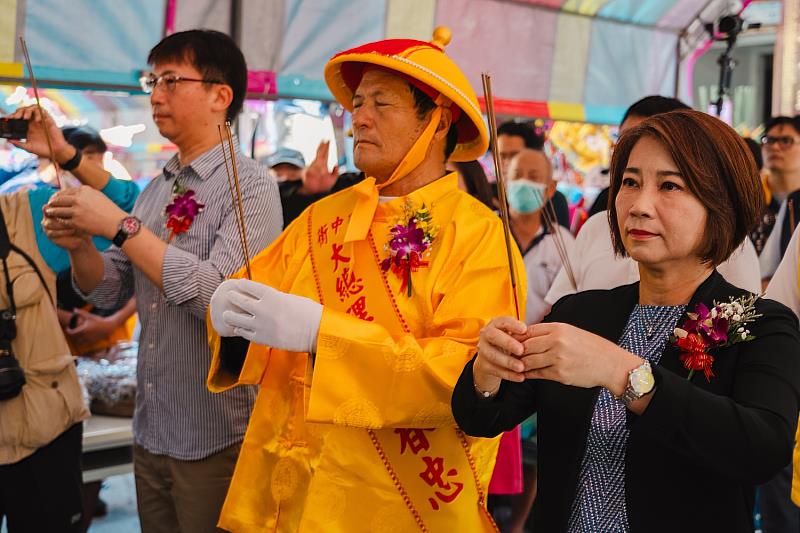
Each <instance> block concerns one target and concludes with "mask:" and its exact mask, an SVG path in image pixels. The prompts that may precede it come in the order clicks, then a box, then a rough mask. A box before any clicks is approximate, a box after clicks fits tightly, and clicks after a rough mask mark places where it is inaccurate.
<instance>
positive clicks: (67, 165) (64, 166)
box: [61, 147, 83, 172]
mask: <svg viewBox="0 0 800 533" xmlns="http://www.w3.org/2000/svg"><path fill="white" fill-rule="evenodd" d="M82 158H83V153H81V149H80V148H78V147H75V155H74V156H72V159H70V160H69V161H66V162H64V163H61V170H66V171H67V172H69V171H72V170H75V169H76V168H78V165H80V164H81V159H82Z"/></svg>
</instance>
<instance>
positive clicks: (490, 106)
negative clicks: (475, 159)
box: [481, 72, 522, 320]
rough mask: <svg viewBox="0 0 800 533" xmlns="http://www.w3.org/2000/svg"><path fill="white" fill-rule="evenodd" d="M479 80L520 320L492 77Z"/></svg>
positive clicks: (485, 74)
mask: <svg viewBox="0 0 800 533" xmlns="http://www.w3.org/2000/svg"><path fill="white" fill-rule="evenodd" d="M481 80H482V81H483V98H484V100H485V101H486V116H487V118H488V119H489V143H490V146H491V149H492V154H493V155H494V157H493V158H492V159H493V160H494V173H495V176H496V177H497V196H498V200H499V201H500V217H501V219H502V221H503V233H504V237H505V241H506V255H507V256H508V271H509V273H510V275H511V293H512V294H513V296H514V309H515V311H516V313H517V320H522V316H521V314H520V311H519V300H518V298H517V275H516V272H515V270H514V258H513V256H512V254H511V223H510V222H509V218H508V196H507V194H506V185H505V181H504V179H503V171H502V168H500V157H499V156H498V153H497V122H496V120H495V114H494V100H493V99H492V77H491V76H490V75H489V74H487V73H485V72H484V73H482V74H481Z"/></svg>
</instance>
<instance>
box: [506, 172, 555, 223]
mask: <svg viewBox="0 0 800 533" xmlns="http://www.w3.org/2000/svg"><path fill="white" fill-rule="evenodd" d="M546 191H547V185H542V184H541V183H536V182H533V181H529V180H525V179H519V180H512V181H510V182H509V183H508V205H509V206H510V207H511V209H513V210H514V211H516V212H517V213H522V214H530V213H535V212H536V211H538V210H539V209H541V208H542V206H543V205H544V195H545V192H546Z"/></svg>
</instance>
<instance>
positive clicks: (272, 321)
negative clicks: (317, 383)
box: [211, 279, 322, 352]
mask: <svg viewBox="0 0 800 533" xmlns="http://www.w3.org/2000/svg"><path fill="white" fill-rule="evenodd" d="M321 319H322V305H320V304H319V303H317V302H315V301H314V300H311V299H309V298H305V297H303V296H295V295H294V294H287V293H285V292H281V291H278V290H275V289H273V288H272V287H269V286H267V285H262V284H261V283H256V282H255V281H250V280H246V279H231V280H227V281H225V282H223V283H221V284H220V286H219V287H218V288H217V290H216V292H215V293H214V295H213V296H212V297H211V323H212V324H213V325H214V329H216V330H217V332H218V333H219V334H220V335H222V336H223V337H231V336H237V337H244V338H245V339H247V340H249V341H252V342H255V343H258V344H263V345H265V346H271V347H272V348H278V349H281V350H288V351H290V352H315V351H316V349H317V334H318V333H319V323H320V320H321Z"/></svg>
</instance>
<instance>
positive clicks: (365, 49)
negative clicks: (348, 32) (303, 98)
mask: <svg viewBox="0 0 800 533" xmlns="http://www.w3.org/2000/svg"><path fill="white" fill-rule="evenodd" d="M449 43H450V30H449V29H448V28H446V27H444V26H439V27H438V28H436V30H434V32H433V39H432V40H431V42H425V41H417V40H415V39H386V40H383V41H377V42H374V43H369V44H365V45H362V46H358V47H356V48H352V49H350V50H345V51H344V52H339V53H338V54H336V55H335V56H333V57H332V58H331V59H330V61H328V64H327V65H325V82H326V83H327V84H328V88H329V89H330V91H331V93H333V96H334V98H336V100H337V101H338V102H339V103H340V104H342V106H344V108H345V109H347V110H348V111H351V112H352V111H353V93H354V92H355V90H356V88H357V87H358V84H359V83H360V82H361V76H362V75H363V73H364V68H365V67H366V66H367V65H377V66H379V67H381V68H384V69H386V70H391V71H393V72H396V73H398V74H399V75H400V76H401V77H403V78H405V79H407V80H409V81H410V82H411V83H413V84H414V85H415V86H417V87H419V88H420V89H421V90H422V91H424V92H425V93H426V94H427V95H428V96H430V97H431V98H433V99H434V100H435V99H436V97H437V96H438V95H439V94H441V95H443V96H445V97H447V98H448V99H449V100H450V101H451V102H452V105H451V109H452V110H453V122H454V123H455V125H456V128H457V130H458V144H457V145H456V148H455V150H454V151H453V155H451V156H450V160H452V161H471V160H473V159H478V158H479V157H481V156H482V155H483V154H484V153H486V150H487V149H488V148H489V134H488V132H487V130H486V126H485V124H484V122H483V117H482V115H481V110H480V107H478V99H477V97H476V96H475V91H473V90H472V87H471V86H470V84H469V81H467V77H466V76H465V75H464V73H463V72H461V69H460V68H458V65H456V64H455V63H454V62H453V60H452V59H450V58H449V57H447V55H445V53H444V47H445V46H447V45H448V44H449Z"/></svg>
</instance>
